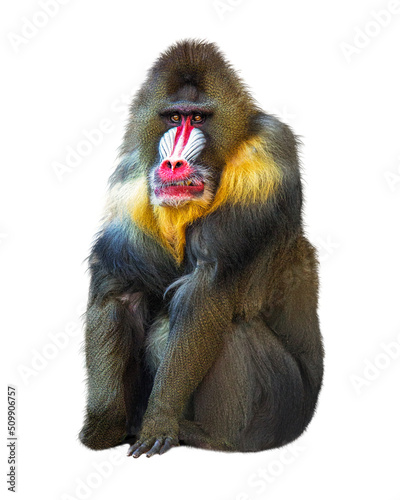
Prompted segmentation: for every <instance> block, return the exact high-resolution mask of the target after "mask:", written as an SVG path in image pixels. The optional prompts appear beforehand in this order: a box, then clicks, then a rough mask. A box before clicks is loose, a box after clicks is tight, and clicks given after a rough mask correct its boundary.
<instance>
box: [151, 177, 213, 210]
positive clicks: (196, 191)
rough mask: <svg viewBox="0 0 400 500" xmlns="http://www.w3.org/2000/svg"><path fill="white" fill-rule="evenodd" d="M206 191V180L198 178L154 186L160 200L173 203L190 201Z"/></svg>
mask: <svg viewBox="0 0 400 500" xmlns="http://www.w3.org/2000/svg"><path fill="white" fill-rule="evenodd" d="M203 193H204V182H203V181H202V180H200V179H198V178H187V179H180V180H179V181H178V180H177V181H171V182H163V183H161V184H159V185H158V186H155V187H154V194H155V196H156V197H157V199H158V201H159V202H164V203H166V204H168V203H169V202H172V203H173V204H176V203H179V202H183V201H190V200H192V199H195V198H197V197H199V196H201V195H202V194H203Z"/></svg>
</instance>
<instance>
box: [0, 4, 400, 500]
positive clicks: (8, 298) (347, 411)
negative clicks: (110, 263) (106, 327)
mask: <svg viewBox="0 0 400 500" xmlns="http://www.w3.org/2000/svg"><path fill="white" fill-rule="evenodd" d="M46 1H49V2H50V4H52V5H53V7H52V11H53V12H52V14H51V16H50V17H49V16H47V17H46V14H43V13H44V12H45V8H44V7H43V5H44V3H42V4H40V2H38V1H35V0H20V1H19V2H13V3H12V2H3V3H2V7H1V13H0V18H1V26H2V27H1V40H2V43H1V54H2V66H1V67H2V77H1V84H2V86H3V87H4V90H3V92H2V93H1V118H2V120H1V121H2V133H1V138H2V147H1V156H2V166H1V185H0V190H1V191H0V200H1V212H0V258H1V298H0V303H1V306H2V311H1V323H2V325H1V337H2V342H4V347H3V348H2V350H1V355H2V361H1V366H2V370H3V368H4V372H3V375H2V387H1V391H0V394H1V396H0V400H1V415H0V417H1V418H0V423H1V426H0V430H1V433H0V434H1V435H2V436H3V437H2V451H1V460H2V462H1V463H2V471H3V474H2V476H1V477H2V479H1V480H2V485H1V491H2V494H3V493H6V494H7V495H11V493H9V492H7V490H6V488H7V486H6V479H5V470H6V459H7V450H6V437H7V425H6V393H7V384H15V385H16V386H17V389H18V435H19V441H18V495H19V497H20V498H22V499H32V498H40V499H43V500H47V499H52V500H53V499H64V500H65V499H71V498H75V499H78V498H79V499H81V498H82V499H83V498H93V499H110V498H139V497H141V498H151V499H152V498H164V499H172V498H173V499H188V498H190V499H192V500H200V499H211V500H214V499H215V500H248V499H260V498H268V499H271V500H272V499H273V500H275V499H290V498H294V497H296V498H297V497H300V498H303V497H307V498H308V499H309V500H320V499H321V498H323V499H325V500H327V499H337V498H344V499H354V498H360V499H361V498H362V499H368V500H372V499H385V500H398V499H399V498H400V486H399V481H398V467H399V460H398V457H399V454H398V450H399V445H400V439H399V438H400V399H399V375H400V319H399V314H398V313H399V278H400V271H399V267H400V266H399V263H400V236H399V229H400V228H399V215H400V210H399V209H400V182H399V180H400V144H399V133H400V118H399V117H400V100H399V93H400V71H399V63H400V54H399V52H400V6H399V5H397V7H396V8H397V12H396V13H393V12H394V10H393V5H394V4H393V3H391V2H389V1H388V0H384V1H380V0H374V1H370V0H353V1H348V0H337V1H335V2H321V1H317V0H314V1H311V0H308V1H307V0H303V1H301V2H299V1H297V0H286V1H285V0H281V1H279V2H278V1H268V2H267V1H263V0H242V1H240V0H221V1H220V2H219V4H218V3H217V2H215V1H214V0H203V1H188V0H185V1H183V0H179V1H158V2H156V1H152V0H146V1H142V2H129V1H122V0H113V1H112V2H111V1H109V2H106V1H99V0H97V1H96V0H86V1H85V2H83V1H80V2H78V1H77V0H71V1H69V2H68V1H66V0H63V5H61V0H60V3H59V4H58V11H57V12H56V7H54V1H55V0H46ZM389 9H392V14H387V12H389ZM382 11H386V13H385V12H382ZM374 12H375V14H374ZM376 17H378V18H379V19H380V21H379V22H380V24H379V23H378V21H376V19H375V18H376ZM30 23H34V24H33V27H32V24H30ZM35 24H36V25H41V27H39V28H35ZM23 36H25V38H24V39H22V38H18V37H23ZM184 37H197V38H204V39H207V40H210V41H215V42H216V43H217V44H218V45H219V46H220V48H221V49H222V50H223V51H224V53H225V54H226V56H227V58H228V59H229V60H230V61H231V62H232V64H233V65H234V67H235V68H237V69H238V70H239V71H240V74H241V76H242V77H243V79H244V80H245V81H246V83H247V84H248V85H249V88H250V89H251V91H252V93H253V94H254V96H255V98H256V99H257V101H258V102H259V103H260V104H261V105H262V107H263V108H264V109H265V110H266V111H267V112H273V113H275V114H277V115H278V116H279V117H280V118H281V119H282V120H284V121H286V122H287V123H289V124H290V125H291V126H292V127H293V129H294V130H295V132H296V134H298V135H300V136H301V138H302V141H303V143H304V145H303V147H302V148H301V156H302V164H303V172H304V175H303V177H304V189H305V198H306V203H305V211H304V218H305V221H306V231H307V234H308V236H309V238H310V240H311V241H312V242H313V243H314V244H315V245H316V246H317V247H318V249H319V255H320V260H321V268H320V276H321V293H320V318H321V326H322V331H323V335H324V340H325V348H326V376H325V380H324V388H323V391H322V394H321V398H320V402H319V406H318V410H317V413H316V415H315V418H314V420H313V421H312V423H311V425H310V427H309V429H308V431H307V432H306V433H305V434H304V435H303V436H302V437H301V438H300V439H299V440H298V441H297V442H296V443H295V444H294V445H293V446H292V447H288V448H284V449H282V450H272V451H266V452H262V453H256V454H225V453H215V452H207V451H200V450H195V449H188V448H180V449H174V450H172V451H171V452H169V453H168V454H167V455H164V456H162V457H159V456H158V457H155V458H152V459H151V460H148V459H146V458H140V459H139V460H133V459H128V458H124V453H125V452H126V449H125V447H122V448H118V449H116V451H115V450H114V451H112V450H106V451H102V452H94V451H91V450H88V449H85V448H84V447H83V446H82V445H81V444H80V443H79V442H78V440H77V434H78V432H79V429H80V426H81V423H82V418H83V408H84V403H85V384H84V379H85V371H84V360H83V356H82V352H81V347H82V339H83V333H82V324H81V320H80V314H81V311H82V307H84V305H85V301H86V294H87V289H88V274H87V272H86V263H85V262H84V259H85V258H86V257H87V255H88V253H89V249H90V245H91V242H92V240H93V235H94V234H95V232H96V231H97V229H98V227H99V220H100V217H101V214H102V210H103V205H104V201H105V193H106V183H107V179H108V177H109V175H110V173H111V172H112V169H113V165H115V159H116V156H117V149H118V147H119V145H120V143H121V140H122V135H123V131H124V126H125V123H126V110H127V106H128V103H129V100H130V96H131V94H132V92H134V91H135V90H137V89H138V88H139V86H140V84H141V82H142V81H143V79H144V78H145V74H146V71H147V69H148V68H149V66H151V64H152V63H153V61H154V59H155V58H156V57H157V56H158V54H159V53H160V52H161V51H163V50H165V49H166V48H167V47H168V46H169V45H170V44H171V43H172V42H174V41H176V40H179V39H181V38H184ZM343 44H347V45H343ZM351 47H353V48H351ZM104 120H106V123H108V129H107V130H108V131H107V132H104V133H103V137H101V138H97V144H96V145H92V146H91V151H88V150H86V151H85V155H81V157H80V158H78V159H76V158H75V160H76V162H75V163H76V164H75V165H73V167H71V165H70V168H69V171H68V172H66V173H64V174H63V175H61V177H60V175H58V176H57V175H56V171H55V168H54V166H55V165H57V162H58V163H59V164H64V165H66V164H67V156H68V155H67V152H68V151H71V149H72V150H74V151H77V149H79V148H81V150H82V148H83V150H84V146H82V141H85V140H87V139H86V137H85V131H86V133H89V132H91V131H93V130H94V129H98V128H99V126H100V123H102V124H103V125H104ZM67 166H68V165H67ZM57 334H59V335H57ZM54 339H56V340H54ZM57 339H58V340H57ZM57 343H58V346H57ZM106 476H107V477H106Z"/></svg>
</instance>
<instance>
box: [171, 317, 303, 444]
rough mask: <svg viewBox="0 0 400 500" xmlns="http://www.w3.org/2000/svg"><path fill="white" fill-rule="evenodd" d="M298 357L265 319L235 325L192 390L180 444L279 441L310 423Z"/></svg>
mask: <svg viewBox="0 0 400 500" xmlns="http://www.w3.org/2000/svg"><path fill="white" fill-rule="evenodd" d="M306 397H307V395H306V393H305V391H304V381H303V378H302V374H301V372H300V369H299V367H298V364H297V362H296V361H295V359H294V358H293V356H292V355H291V354H289V353H288V352H287V351H286V349H285V348H284V347H283V345H282V343H281V342H280V340H279V339H278V338H277V337H276V335H275V334H274V333H273V332H272V331H271V330H270V329H269V327H268V326H267V325H266V324H265V322H264V321H263V319H261V318H256V319H254V320H252V321H250V322H241V323H237V324H235V325H233V327H232V332H229V334H228V335H227V340H226V342H225V345H224V348H223V350H222V353H221V355H220V356H219V357H218V359H217V361H216V362H215V364H214V365H213V367H212V368H211V369H210V371H209V372H208V373H207V375H206V376H205V378H204V379H203V381H202V383H201V384H200V385H199V387H198V389H197V390H196V391H195V393H194V398H193V405H194V421H195V422H183V425H182V426H181V428H180V433H179V436H180V439H181V444H185V445H189V446H194V447H198V448H204V449H213V450H225V451H242V452H246V451H260V450H265V449H268V448H273V447H277V446H282V445H284V444H286V443H288V442H290V441H292V440H293V439H295V438H296V437H298V436H299V435H300V434H301V433H302V432H303V430H304V428H305V425H304V423H305V422H307V423H308V420H309V419H308V418H307V416H305V415H304V408H305V407H307V402H306V401H305V398H306Z"/></svg>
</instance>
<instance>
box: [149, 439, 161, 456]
mask: <svg viewBox="0 0 400 500" xmlns="http://www.w3.org/2000/svg"><path fill="white" fill-rule="evenodd" d="M161 446H162V442H161V441H160V440H159V439H157V440H156V442H155V443H154V445H153V448H152V449H151V450H150V451H149V452H148V453H147V454H146V457H147V458H150V457H152V456H153V455H155V454H156V453H159V451H160V448H161Z"/></svg>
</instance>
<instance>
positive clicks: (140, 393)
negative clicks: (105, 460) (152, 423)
mask: <svg viewBox="0 0 400 500" xmlns="http://www.w3.org/2000/svg"><path fill="white" fill-rule="evenodd" d="M141 307H142V304H141V303H140V302H138V301H137V302H136V304H135V309H136V312H138V311H137V310H138V309H139V308H141ZM140 316H141V315H140V313H139V314H136V318H135V316H134V315H133V314H132V311H130V308H129V307H128V306H127V305H125V304H123V303H121V302H120V301H118V300H110V301H108V302H107V303H106V304H104V305H99V304H96V303H94V304H92V305H91V306H90V307H89V308H88V311H87V318H86V321H87V328H86V363H87V370H88V401H87V410H86V417H85V423H84V426H83V428H82V430H81V432H80V434H79V438H80V440H81V442H82V443H83V444H84V445H85V446H88V447H89V448H92V449H97V450H99V449H105V448H111V447H113V446H117V445H119V444H122V443H123V442H124V440H125V438H127V436H128V434H131V433H133V432H135V430H137V428H138V427H139V426H140V423H141V417H142V415H143V413H144V409H145V405H146V403H147V401H146V387H147V385H148V381H147V380H145V379H146V377H145V376H144V373H143V370H142V368H141V366H140V361H139V360H138V353H139V351H140V344H141V342H142V337H143V326H142V325H141V324H140V321H138V320H137V317H139V318H140ZM147 397H148V394H147ZM128 415H129V416H131V417H130V418H129V419H128Z"/></svg>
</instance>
